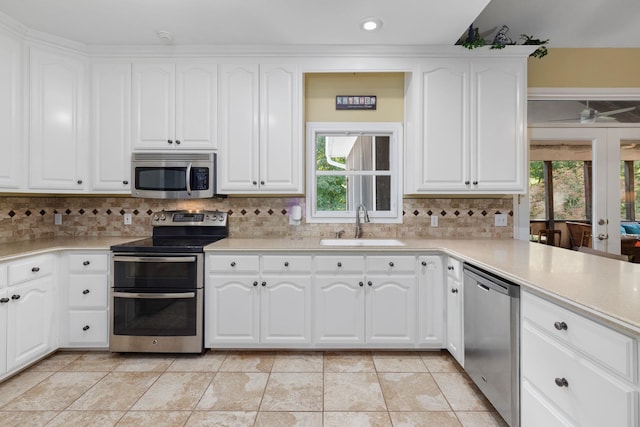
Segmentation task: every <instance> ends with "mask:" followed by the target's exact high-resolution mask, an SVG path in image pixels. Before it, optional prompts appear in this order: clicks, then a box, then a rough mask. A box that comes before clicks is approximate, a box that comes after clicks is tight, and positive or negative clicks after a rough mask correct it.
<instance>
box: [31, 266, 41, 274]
mask: <svg viewBox="0 0 640 427" xmlns="http://www.w3.org/2000/svg"><path fill="white" fill-rule="evenodd" d="M31 271H32V272H34V273H37V272H38V271H40V267H33V268H32V269H31Z"/></svg>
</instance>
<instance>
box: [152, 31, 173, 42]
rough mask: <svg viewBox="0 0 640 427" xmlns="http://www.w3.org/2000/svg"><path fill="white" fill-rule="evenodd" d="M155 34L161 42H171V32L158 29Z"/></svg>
mask: <svg viewBox="0 0 640 427" xmlns="http://www.w3.org/2000/svg"><path fill="white" fill-rule="evenodd" d="M156 34H157V35H158V37H159V38H160V40H162V41H163V42H165V43H173V34H171V32H169V31H165V30H159V31H158V32H157V33H156Z"/></svg>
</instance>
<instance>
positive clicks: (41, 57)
mask: <svg viewBox="0 0 640 427" xmlns="http://www.w3.org/2000/svg"><path fill="white" fill-rule="evenodd" d="M29 59H30V70H31V74H30V83H31V87H30V94H31V108H30V112H31V114H30V119H29V120H30V125H29V187H30V188H31V189H47V190H63V191H64V190H69V191H83V190H84V189H86V188H87V183H86V181H87V177H86V176H85V175H86V173H87V171H86V163H87V162H86V160H87V147H86V140H87V138H86V136H85V134H84V111H85V110H84V96H85V87H84V85H85V83H84V79H85V62H84V61H83V60H81V59H79V58H76V57H73V56H67V55H62V54H59V53H54V52H49V51H44V50H40V49H37V48H33V47H32V48H31V49H30V56H29Z"/></svg>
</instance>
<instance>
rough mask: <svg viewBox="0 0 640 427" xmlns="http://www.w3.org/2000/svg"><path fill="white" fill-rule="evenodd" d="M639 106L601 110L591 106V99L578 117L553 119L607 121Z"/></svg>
mask: <svg viewBox="0 0 640 427" xmlns="http://www.w3.org/2000/svg"><path fill="white" fill-rule="evenodd" d="M636 108H637V107H626V108H618V109H616V110H609V111H603V112H600V111H598V110H596V109H595V108H590V107H589V101H587V102H586V107H585V108H584V110H582V111H580V115H579V116H578V117H572V118H570V119H561V120H553V121H554V122H565V121H569V120H579V121H580V123H595V122H606V121H615V120H616V119H615V117H611V116H614V115H616V114H621V113H626V112H629V111H633V110H635V109H636Z"/></svg>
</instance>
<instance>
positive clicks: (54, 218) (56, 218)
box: [53, 213, 62, 225]
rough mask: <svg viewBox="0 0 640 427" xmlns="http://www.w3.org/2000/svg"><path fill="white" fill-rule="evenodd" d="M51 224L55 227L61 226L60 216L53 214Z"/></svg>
mask: <svg viewBox="0 0 640 427" xmlns="http://www.w3.org/2000/svg"><path fill="white" fill-rule="evenodd" d="M53 223H54V224H55V225H62V214H59V213H57V214H53Z"/></svg>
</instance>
